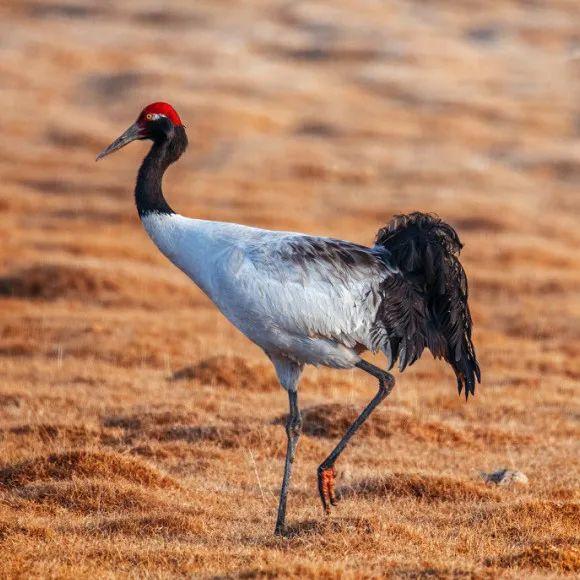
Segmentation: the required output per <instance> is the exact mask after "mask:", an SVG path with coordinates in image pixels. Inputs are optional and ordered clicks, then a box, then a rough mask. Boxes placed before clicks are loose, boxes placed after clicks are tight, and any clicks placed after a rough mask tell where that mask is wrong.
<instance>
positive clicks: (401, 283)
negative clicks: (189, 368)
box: [375, 212, 481, 397]
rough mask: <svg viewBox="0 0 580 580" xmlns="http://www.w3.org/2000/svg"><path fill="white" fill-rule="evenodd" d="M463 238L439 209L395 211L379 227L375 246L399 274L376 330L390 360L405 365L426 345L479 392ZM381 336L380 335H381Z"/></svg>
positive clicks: (460, 382) (387, 287)
mask: <svg viewBox="0 0 580 580" xmlns="http://www.w3.org/2000/svg"><path fill="white" fill-rule="evenodd" d="M462 247H463V246H462V244H461V242H460V241H459V237H458V235H457V233H456V232H455V230H454V229H453V228H452V227H451V226H450V225H449V224H446V223H445V222H443V221H442V220H441V219H440V218H438V217H437V216H435V215H429V214H424V213H420V212H414V213H411V214H408V215H399V216H395V217H394V218H393V219H392V220H391V222H390V223H389V224H388V225H387V226H385V227H384V228H382V229H381V230H379V232H378V233H377V237H376V240H375V249H376V250H378V251H381V250H382V251H383V252H384V251H385V250H386V252H385V254H384V255H385V261H386V262H388V264H389V265H391V266H396V267H397V268H398V270H399V271H400V275H394V276H391V277H389V278H387V279H386V280H385V282H384V285H383V288H382V292H383V296H384V298H383V300H382V303H381V307H380V308H379V313H378V316H377V322H378V323H379V324H377V331H376V332H377V333H379V334H383V335H384V336H382V339H383V342H384V341H385V340H387V341H388V348H385V349H384V350H385V352H386V354H387V357H388V358H389V364H390V365H391V366H392V364H393V363H394V362H395V361H396V360H397V359H398V360H399V368H400V369H401V370H402V369H404V368H405V367H406V366H407V365H408V364H412V363H413V362H414V361H415V360H417V358H419V356H420V355H421V353H422V351H423V349H424V348H425V347H427V348H429V350H431V352H432V353H433V356H435V357H437V358H438V357H443V358H444V359H445V360H446V361H447V362H448V363H449V364H450V365H451V366H452V367H453V370H454V371H455V374H456V376H457V387H458V390H459V393H461V391H462V390H465V396H466V397H468V396H469V395H470V394H472V395H473V394H475V381H476V380H477V381H478V382H481V373H480V369H479V364H478V362H477V358H476V355H475V349H474V347H473V342H472V340H471V331H472V320H471V315H470V312H469V306H468V303H467V299H468V285H467V277H466V275H465V271H464V270H463V267H462V266H461V263H460V262H459V259H458V257H457V256H458V255H459V252H460V251H461V248H462ZM377 338H378V337H377Z"/></svg>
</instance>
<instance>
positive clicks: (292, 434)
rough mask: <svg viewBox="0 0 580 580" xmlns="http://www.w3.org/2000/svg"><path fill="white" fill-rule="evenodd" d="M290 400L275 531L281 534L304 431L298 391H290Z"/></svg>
mask: <svg viewBox="0 0 580 580" xmlns="http://www.w3.org/2000/svg"><path fill="white" fill-rule="evenodd" d="M288 401H289V403H290V412H289V414H288V419H287V420H286V435H287V436H288V446H287V447H286V463H285V464H284V478H283V479H282V489H281V490H280V503H279V504H278V517H277V519H276V529H275V531H274V533H275V534H276V535H281V534H282V533H283V532H284V521H285V519H286V499H287V498H288V489H289V487H290V479H291V478H292V464H293V463H294V456H295V455H296V446H297V445H298V439H299V438H300V433H302V416H301V415H300V409H299V408H298V393H297V392H296V391H288Z"/></svg>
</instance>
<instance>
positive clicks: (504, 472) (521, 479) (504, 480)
mask: <svg viewBox="0 0 580 580" xmlns="http://www.w3.org/2000/svg"><path fill="white" fill-rule="evenodd" d="M480 475H481V478H482V479H483V481H485V483H493V484H495V485H528V484H529V481H528V476H527V475H526V474H525V473H523V472H521V471H516V470H514V469H498V470H497V471H492V472H491V473H485V472H484V471H482V472H480Z"/></svg>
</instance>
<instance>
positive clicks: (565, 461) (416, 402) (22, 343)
mask: <svg viewBox="0 0 580 580" xmlns="http://www.w3.org/2000/svg"><path fill="white" fill-rule="evenodd" d="M155 100H166V101H169V102H171V103H172V104H174V105H175V107H176V108H177V110H178V111H179V112H180V114H181V116H182V118H183V119H184V121H185V123H186V125H187V130H188V133H189V137H190V148H189V150H188V152H187V154H186V155H185V156H184V158H183V159H182V160H181V162H180V163H178V164H177V165H176V166H175V167H173V168H172V169H171V170H170V171H169V173H168V176H167V178H166V181H165V188H166V194H167V197H168V199H169V201H170V202H171V204H172V205H173V206H174V207H175V208H176V209H177V210H178V211H180V212H182V213H184V214H186V215H191V216H197V217H202V218H207V219H215V220H225V221H236V222H242V223H246V224H252V225H257V226H261V227H270V228H274V229H291V230H299V231H305V232H310V233H317V234H324V235H331V236H334V237H340V238H343V239H350V240H353V241H356V242H360V243H365V244H369V243H371V242H372V239H373V236H374V233H375V231H376V230H377V229H378V228H379V227H381V226H382V225H383V224H384V223H385V222H386V221H387V220H388V219H389V218H390V216H391V215H393V214H395V213H400V212H406V211H411V210H415V209H420V210H423V211H433V212H436V213H438V214H439V215H441V216H442V217H444V218H445V219H446V220H448V221H449V222H450V223H452V224H453V225H454V226H455V227H456V228H457V229H458V231H459V233H460V236H461V238H462V241H463V242H464V243H465V249H464V251H463V254H462V259H463V264H464V266H465V268H466V270H467V273H468V275H469V278H470V281H471V304H472V313H473V317H474V322H475V327H476V330H475V343H476V347H477V348H478V354H479V358H480V362H481V366H482V372H483V379H484V380H483V384H482V385H481V388H479V390H478V392H477V396H476V397H475V399H471V400H470V401H469V402H468V403H466V402H465V400H464V399H463V398H460V397H458V396H457V392H456V388H455V379H454V377H453V374H452V372H451V370H450V369H449V368H448V367H446V366H445V365H444V364H443V363H441V362H436V361H433V360H432V359H431V358H430V357H428V356H427V355H426V356H424V358H423V359H422V360H421V361H420V362H419V363H417V364H416V365H415V366H413V367H412V368H411V369H409V370H408V371H406V372H405V373H404V374H403V375H398V374H397V375H396V376H397V386H396V388H395V390H394V392H393V394H392V395H391V397H389V399H387V401H386V402H385V403H384V404H383V406H382V407H381V408H380V409H379V410H378V411H377V413H376V415H375V416H373V418H372V419H371V420H370V421H369V424H368V425H367V426H366V427H365V428H364V429H363V430H362V432H361V433H360V435H359V436H358V437H357V438H356V439H355V440H354V441H353V444H352V446H351V447H350V448H349V449H348V451H347V452H346V453H345V454H344V456H343V457H342V458H341V460H340V463H339V465H338V468H339V480H338V491H339V494H340V496H341V497H342V501H341V503H340V505H339V506H338V507H337V508H336V509H335V510H334V512H333V513H332V515H330V516H329V517H325V516H324V515H323V513H322V510H321V507H320V505H319V499H318V495H317V489H316V467H317V466H318V464H319V463H320V461H321V460H322V459H323V458H324V457H325V455H326V454H327V452H328V451H329V450H330V449H331V448H332V447H333V445H334V444H335V442H336V441H337V439H338V437H339V436H340V435H341V433H342V432H343V431H344V429H345V428H346V426H347V425H348V423H349V421H350V420H351V419H352V418H353V417H354V414H355V413H356V411H357V410H359V409H361V408H362V407H363V406H364V405H365V404H366V402H367V401H368V400H369V399H370V398H371V397H372V396H373V394H374V392H375V388H376V385H375V383H374V382H373V381H372V380H370V379H367V378H366V376H364V375H363V373H361V372H360V371H356V372H350V371H343V372H339V371H330V370H325V369H314V368H310V369H308V370H307V372H306V373H305V376H304V379H303V381H302V384H301V391H300V393H301V395H300V396H301V404H302V407H303V409H304V416H305V434H304V436H303V438H302V439H301V441H300V444H299V447H298V458H297V464H296V467H295V472H294V480H293V490H292V493H291V496H290V500H289V512H288V523H289V534H288V536H287V537H285V538H275V537H274V536H273V534H272V532H273V526H274V519H275V510H276V503H277V495H278V491H279V485H280V479H281V474H282V464H283V457H284V452H285V442H286V436H285V432H284V428H283V427H282V426H281V425H280V423H281V421H283V420H284V416H285V413H286V410H287V397H286V396H285V394H284V393H283V391H281V389H280V388H279V387H278V385H277V383H276V380H275V377H274V373H273V370H272V369H271V368H270V363H269V361H268V360H267V359H266V358H265V356H264V355H263V354H262V353H261V351H259V349H257V348H256V347H254V346H253V345H252V344H250V343H249V342H248V341H247V340H246V339H245V338H244V337H243V336H241V335H240V334H239V333H238V332H237V331H236V330H235V329H233V328H232V327H231V326H230V325H229V323H228V322H227V321H226V320H225V319H224V318H223V317H222V316H221V315H220V314H219V313H218V311H217V310H216V309H215V308H214V307H213V306H212V305H211V304H210V303H209V301H208V300H207V299H206V298H205V297H204V296H203V295H202V294H201V292H200V291H198V290H197V289H196V288H195V287H194V286H193V285H192V284H191V283H190V282H189V281H188V280H187V279H186V278H185V276H183V274H181V273H180V272H179V271H178V270H177V269H175V268H174V267H173V266H172V265H171V264H169V263H168V262H167V261H166V260H165V259H164V258H163V256H162V255H161V254H160V253H159V252H158V251H157V249H156V248H155V247H154V245H153V244H152V243H151V242H150V241H149V240H148V238H147V237H146V234H145V232H144V231H143V229H142V227H141V225H140V223H139V220H138V218H137V215H136V211H135V208H134V205H133V195H132V188H133V184H134V179H135V174H136V170H137V166H138V164H139V163H140V160H141V158H142V156H143V155H144V153H145V151H146V145H145V144H133V145H132V146H130V147H128V148H127V149H125V150H123V152H121V153H119V154H117V155H115V156H112V157H111V158H108V159H106V160H105V161H103V162H100V163H98V164H96V163H94V157H95V155H96V153H97V152H98V151H100V150H101V149H102V148H103V147H104V146H105V145H107V144H108V143H110V142H111V141H112V140H113V138H114V137H116V136H117V135H118V134H119V133H120V132H121V131H122V130H124V129H125V128H126V127H127V126H128V125H129V124H130V123H131V122H132V121H133V119H134V118H135V116H136V115H137V113H138V112H139V110H140V109H141V107H142V106H144V105H145V104H147V103H148V102H151V101H155ZM0 135H1V139H0V211H1V214H0V215H1V223H2V227H1V228H0V371H1V374H0V555H1V557H0V577H1V578H25V577H26V578H29V577H59V578H60V577H69V578H72V577H75V578H97V577H98V578H116V577H152V578H158V577H159V578H167V577H180V576H189V577H191V576H195V577H219V578H224V577H232V576H234V577H243V578H255V577H275V576H281V577H286V576H294V577H301V578H308V577H323V578H335V577H344V578H355V577H356V578H360V577H378V576H382V577H394V578H496V577H505V578H543V577H560V576H565V575H571V576H574V575H577V574H578V573H579V572H580V539H579V521H580V509H579V505H580V503H579V500H580V492H579V485H578V480H579V471H580V470H579V467H578V457H579V455H580V445H579V433H580V430H579V425H578V419H579V417H580V396H579V389H578V383H579V380H580V298H579V294H578V290H579V287H580V227H579V219H580V196H579V191H580V3H578V1H577V0H533V1H532V0H529V1H524V0H521V1H517V0H493V1H489V0H486V1H484V0H453V1H452V0H447V1H446V0H434V1H432V2H420V1H418V0H416V1H411V0H408V1H403V0H395V1H388V2H379V1H372V0H347V1H344V2H330V1H328V2H289V1H278V0H251V1H247V2H229V1H225V0H205V1H196V2H185V1H183V2H178V1H171V2H164V3H159V2H149V1H146V2H144V1H141V0H131V1H123V2H113V1H103V2H90V1H88V0H86V1H83V0H47V1H44V0H3V1H2V2H1V3H0ZM498 468H510V469H519V470H522V471H523V472H524V473H525V474H526V475H527V476H528V478H529V482H530V483H529V485H528V486H527V487H526V486H524V487H500V486H491V485H488V484H485V483H484V482H483V481H482V480H481V478H480V475H479V474H480V471H487V472H489V471H492V470H494V469H498Z"/></svg>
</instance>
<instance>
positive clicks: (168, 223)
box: [142, 214, 388, 368]
mask: <svg viewBox="0 0 580 580" xmlns="http://www.w3.org/2000/svg"><path fill="white" fill-rule="evenodd" d="M142 220H143V225H144V226H145V229H146V230H147V233H148V234H149V236H150V237H151V239H152V240H153V241H154V242H155V244H156V245H157V247H158V248H159V249H160V250H161V252H162V253H163V254H165V256H167V258H169V260H171V261H172V262H173V263H174V264H175V265H176V266H177V267H178V268H180V269H181V270H182V271H183V272H184V273H185V274H187V275H188V276H189V277H190V278H191V279H192V280H193V281H194V282H195V283H196V284H197V285H198V286H199V287H200V288H201V290H203V292H204V293H205V294H206V295H207V296H208V297H209V298H210V299H211V300H212V301H213V302H214V303H215V304H216V306H217V307H218V308H219V309H220V311H221V312H222V313H223V314H224V315H225V316H226V317H227V318H228V320H230V321H231V322H232V324H234V325H235V326H236V327H237V328H238V329H239V330H240V331H241V332H243V333H244V334H245V335H246V336H247V337H248V338H249V339H250V340H252V341H253V342H255V343H256V344H257V345H258V346H260V347H261V348H262V349H264V351H265V352H266V353H267V354H268V355H269V356H270V357H271V358H272V359H273V361H274V363H275V364H276V363H278V364H280V363H283V360H282V361H278V360H276V359H284V358H287V359H288V360H289V361H293V362H294V363H298V364H299V365H303V364H313V365H325V366H329V367H335V368H350V367H352V366H354V365H355V364H356V363H357V362H358V361H359V360H360V357H359V354H358V352H360V350H366V349H372V348H373V344H372V339H371V328H372V325H373V322H374V320H375V318H376V314H377V308H378V298H377V299H376V300H374V299H373V297H376V296H378V294H377V290H378V286H379V284H380V282H381V281H382V280H383V279H384V278H385V276H386V275H388V270H386V269H385V268H384V267H382V268H380V267H378V264H377V265H376V267H372V264H371V265H368V264H366V265H365V264H362V265H359V266H358V267H352V268H348V269H344V268H341V269H338V268H337V265H333V264H332V263H331V262H329V261H324V260H318V261H312V260H301V259H300V250H301V248H303V249H304V252H307V251H308V249H309V247H310V246H311V244H312V243H313V242H316V243H323V244H324V243H334V244H337V243H342V242H339V241H337V240H329V239H327V238H316V237H311V236H307V235H304V234H297V233H291V232H279V231H269V230H263V229H259V228H253V227H248V226H243V225H239V224H233V223H224V222H211V221H205V220H198V219H190V218H186V217H183V216H181V215H178V214H148V215H146V216H143V218H142ZM344 245H345V246H350V244H348V242H344ZM353 246H354V247H357V248H358V247H359V246H355V245H354V244H353ZM369 251H370V250H369ZM357 351H358V352H357ZM277 366H278V365H277Z"/></svg>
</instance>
